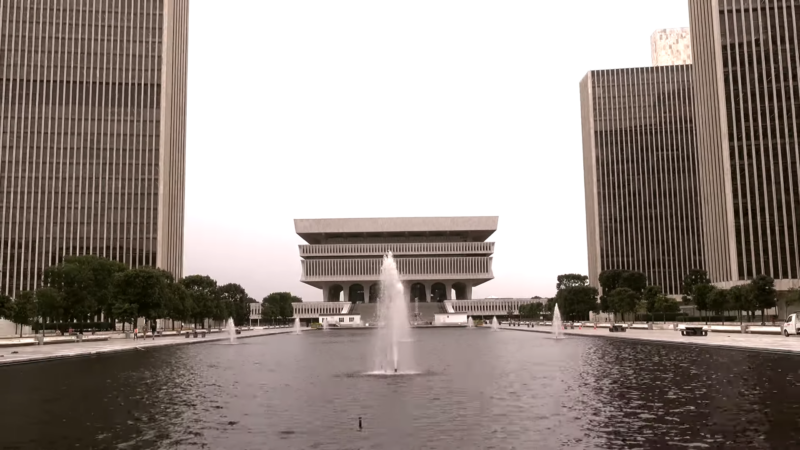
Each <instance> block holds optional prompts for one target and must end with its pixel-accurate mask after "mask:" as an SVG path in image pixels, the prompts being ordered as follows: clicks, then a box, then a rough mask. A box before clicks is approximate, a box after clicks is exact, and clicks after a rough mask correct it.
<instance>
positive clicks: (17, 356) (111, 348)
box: [0, 328, 294, 366]
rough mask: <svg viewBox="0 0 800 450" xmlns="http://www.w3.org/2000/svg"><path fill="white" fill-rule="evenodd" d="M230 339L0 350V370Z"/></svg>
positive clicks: (255, 333) (266, 332) (264, 332)
mask: <svg viewBox="0 0 800 450" xmlns="http://www.w3.org/2000/svg"><path fill="white" fill-rule="evenodd" d="M293 332H294V329H292V328H268V329H254V330H250V331H243V332H242V334H240V335H238V336H236V338H237V339H248V338H254V337H261V336H271V335H276V334H287V333H293ZM228 339H230V337H229V336H228V334H227V333H225V332H222V333H212V334H208V335H206V337H205V338H202V337H197V338H193V337H189V338H186V337H185V336H183V335H173V336H165V337H156V339H155V340H153V338H148V339H141V338H140V339H137V340H135V341H134V340H133V339H108V340H102V341H84V342H74V343H69V344H57V345H43V346H42V345H35V346H29V345H27V346H17V347H6V348H0V355H2V357H0V366H6V365H11V364H23V363H31V362H39V361H50V360H55V359H64V358H76V357H81V356H93V355H101V354H109V353H117V352H127V351H136V350H137V349H142V350H146V349H148V348H154V347H166V346H170V345H189V344H203V343H209V342H218V341H227V340H228ZM12 352H16V353H12Z"/></svg>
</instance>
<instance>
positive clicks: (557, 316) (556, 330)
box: [553, 305, 564, 339]
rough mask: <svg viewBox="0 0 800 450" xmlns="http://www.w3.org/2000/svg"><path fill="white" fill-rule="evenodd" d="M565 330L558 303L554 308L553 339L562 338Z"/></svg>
mask: <svg viewBox="0 0 800 450" xmlns="http://www.w3.org/2000/svg"><path fill="white" fill-rule="evenodd" d="M563 337H564V332H563V330H562V325H561V313H560V312H559V311H558V305H556V307H555V309H553V339H562V338H563Z"/></svg>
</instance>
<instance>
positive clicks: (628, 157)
mask: <svg viewBox="0 0 800 450" xmlns="http://www.w3.org/2000/svg"><path fill="white" fill-rule="evenodd" d="M691 86H692V66H691V65H673V66H661V67H646V68H631V69H619V70H600V71H592V72H589V73H588V74H587V75H586V77H585V78H584V79H583V80H582V81H581V83H580V94H581V119H582V132H583V151H584V153H583V154H584V176H585V194H586V220H587V224H586V227H587V240H588V247H589V279H590V283H591V284H592V285H593V286H597V287H599V282H598V276H599V274H600V272H602V271H604V270H608V269H621V270H636V271H640V272H642V273H644V274H645V275H647V278H648V280H649V282H650V283H651V284H655V285H659V286H661V287H662V289H663V290H664V292H665V293H667V294H672V295H678V294H680V293H681V282H682V279H683V277H684V276H685V275H686V273H688V272H689V270H691V269H696V268H703V266H704V263H703V248H702V243H701V236H700V215H699V208H700V206H699V202H698V186H697V160H696V157H697V154H696V151H697V149H696V145H695V125H694V119H693V118H694V114H693V109H692V105H693V95H692V88H691Z"/></svg>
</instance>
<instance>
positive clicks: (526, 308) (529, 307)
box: [519, 302, 544, 319]
mask: <svg viewBox="0 0 800 450" xmlns="http://www.w3.org/2000/svg"><path fill="white" fill-rule="evenodd" d="M543 308H544V304H543V303H541V302H532V303H528V304H526V305H522V306H520V307H519V314H520V316H522V317H524V318H526V319H538V318H539V317H540V316H541V315H542V309H543Z"/></svg>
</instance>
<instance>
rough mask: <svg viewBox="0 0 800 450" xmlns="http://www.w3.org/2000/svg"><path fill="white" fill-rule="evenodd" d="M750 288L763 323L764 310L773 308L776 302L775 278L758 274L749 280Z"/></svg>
mask: <svg viewBox="0 0 800 450" xmlns="http://www.w3.org/2000/svg"><path fill="white" fill-rule="evenodd" d="M750 290H751V291H750V292H751V295H752V297H753V300H754V301H755V304H756V306H757V307H758V309H760V310H761V323H762V324H763V323H764V312H765V311H764V310H766V309H769V308H774V307H775V305H777V302H778V295H777V292H776V291H775V280H773V279H772V278H770V277H768V276H766V275H758V276H757V277H755V278H753V279H752V280H750Z"/></svg>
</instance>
